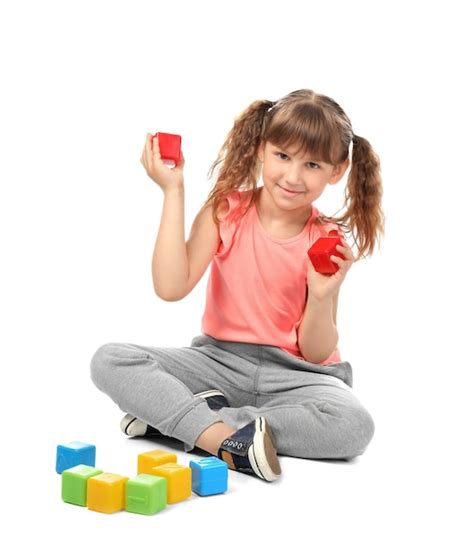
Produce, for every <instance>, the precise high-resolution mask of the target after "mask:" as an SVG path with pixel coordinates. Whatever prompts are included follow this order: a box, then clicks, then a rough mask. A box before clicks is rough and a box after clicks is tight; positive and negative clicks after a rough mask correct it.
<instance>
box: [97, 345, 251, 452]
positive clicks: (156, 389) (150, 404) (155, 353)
mask: <svg viewBox="0 0 474 560" xmlns="http://www.w3.org/2000/svg"><path fill="white" fill-rule="evenodd" d="M212 341H213V339H210V338H209V337H205V336H200V337H196V338H195V339H193V342H192V346H191V347H184V348H156V347H150V346H139V345H135V344H126V343H109V344H105V345H103V346H101V347H100V348H99V349H98V350H97V351H96V353H95V354H94V356H93V358H92V361H91V376H92V380H93V382H94V383H95V385H96V386H97V387H98V388H99V389H100V390H101V391H103V392H104V393H106V394H107V395H108V396H109V397H111V398H112V400H113V401H114V402H115V403H116V404H117V405H118V406H119V407H120V408H121V409H122V410H123V411H124V412H127V413H129V414H132V415H134V416H136V417H137V418H139V419H140V420H143V421H144V422H146V423H147V424H149V425H151V426H153V427H155V428H156V429H158V430H159V431H160V432H161V433H163V434H164V435H167V436H170V437H173V438H176V439H178V440H180V441H183V442H184V448H185V450H186V451H190V450H191V449H192V448H193V447H194V445H195V442H196V440H197V439H198V438H199V436H200V434H201V433H202V432H203V431H204V430H205V429H206V428H208V427H209V426H211V425H212V424H215V423H216V422H222V419H221V418H220V417H219V416H218V415H217V414H216V412H215V411H212V410H211V409H209V407H208V405H207V403H206V401H205V400H204V399H202V398H196V397H194V395H195V394H196V393H200V392H202V391H205V390H208V389H219V390H221V391H222V392H223V393H224V395H225V396H226V398H227V400H228V401H229V403H232V406H236V407H239V406H242V405H244V404H246V403H248V402H249V401H248V395H249V394H250V393H249V390H248V387H247V385H249V383H248V381H247V382H246V381H245V380H246V379H253V377H254V376H253V373H254V371H255V370H256V368H257V364H256V363H252V360H251V358H250V359H249V357H246V358H239V357H234V355H233V354H232V352H229V351H226V350H223V349H220V348H217V347H215V346H214V345H213V344H212ZM193 345H195V346H194V347H193ZM246 387H247V390H246Z"/></svg>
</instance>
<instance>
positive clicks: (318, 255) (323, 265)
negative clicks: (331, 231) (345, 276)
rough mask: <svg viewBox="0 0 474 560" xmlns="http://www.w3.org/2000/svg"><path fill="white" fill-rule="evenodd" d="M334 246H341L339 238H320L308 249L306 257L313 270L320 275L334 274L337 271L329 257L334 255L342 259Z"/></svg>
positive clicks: (337, 268) (335, 265)
mask: <svg viewBox="0 0 474 560" xmlns="http://www.w3.org/2000/svg"><path fill="white" fill-rule="evenodd" d="M336 245H342V243H341V239H340V237H339V236H336V237H320V238H319V239H318V240H316V242H315V243H314V244H313V245H312V246H311V247H310V249H309V251H308V256H309V258H310V259H311V262H312V263H313V266H314V269H315V270H316V271H317V272H320V273H321V274H334V273H335V272H337V271H338V270H339V266H338V265H337V264H336V263H335V262H333V261H332V260H331V259H330V258H329V257H330V256H331V255H335V256H336V257H340V258H341V259H343V258H344V257H343V255H342V253H339V251H338V250H337V249H336Z"/></svg>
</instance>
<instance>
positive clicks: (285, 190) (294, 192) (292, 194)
mask: <svg viewBox="0 0 474 560" xmlns="http://www.w3.org/2000/svg"><path fill="white" fill-rule="evenodd" d="M278 186H279V187H280V189H281V190H282V191H283V193H284V194H285V195H286V196H289V197H290V198H293V197H295V196H298V195H299V194H303V191H290V190H288V189H285V188H284V187H282V186H281V185H278Z"/></svg>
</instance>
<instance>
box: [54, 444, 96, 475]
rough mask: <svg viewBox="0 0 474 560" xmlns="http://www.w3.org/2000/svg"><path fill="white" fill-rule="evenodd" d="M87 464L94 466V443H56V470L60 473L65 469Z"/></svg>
mask: <svg viewBox="0 0 474 560" xmlns="http://www.w3.org/2000/svg"><path fill="white" fill-rule="evenodd" d="M77 465H88V466H89V467H95V445H91V444H90V443H83V442H82V441H71V442H69V443H66V444H64V445H58V447H57V450H56V472H57V473H58V474H61V473H62V472H63V471H65V470H66V469H71V468H72V467H77Z"/></svg>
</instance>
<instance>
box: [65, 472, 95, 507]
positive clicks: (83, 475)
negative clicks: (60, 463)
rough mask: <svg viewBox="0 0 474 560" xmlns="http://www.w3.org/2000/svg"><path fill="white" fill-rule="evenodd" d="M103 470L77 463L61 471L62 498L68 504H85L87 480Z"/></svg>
mask: <svg viewBox="0 0 474 560" xmlns="http://www.w3.org/2000/svg"><path fill="white" fill-rule="evenodd" d="M102 472H103V471H101V470H100V469H96V468H95V467H90V466H88V465H77V466H76V467H72V468H71V469H67V470H65V471H63V472H62V474H61V478H62V481H61V482H62V484H61V486H62V490H61V492H62V498H63V500H64V501H65V502H68V503H69V504H75V505H77V506H85V505H86V503H87V481H88V480H89V478H91V477H92V476H97V475H98V474H102Z"/></svg>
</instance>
